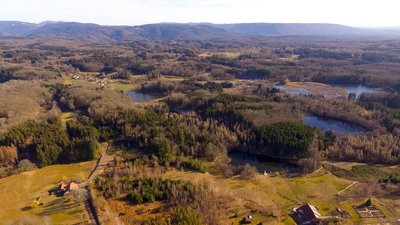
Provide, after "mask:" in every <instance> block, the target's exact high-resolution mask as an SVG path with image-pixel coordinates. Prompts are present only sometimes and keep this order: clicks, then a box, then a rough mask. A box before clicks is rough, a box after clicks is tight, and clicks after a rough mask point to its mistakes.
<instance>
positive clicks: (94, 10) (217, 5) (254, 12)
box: [0, 0, 400, 27]
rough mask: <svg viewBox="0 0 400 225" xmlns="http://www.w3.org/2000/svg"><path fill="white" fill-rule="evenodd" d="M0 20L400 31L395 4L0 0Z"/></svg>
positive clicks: (392, 0)
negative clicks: (284, 25)
mask: <svg viewBox="0 0 400 225" xmlns="http://www.w3.org/2000/svg"><path fill="white" fill-rule="evenodd" d="M2 1H3V2H2V3H1V4H0V20H19V21H26V22H41V21H45V20H54V21H77V22H90V23H98V24H103V25H140V24H147V23H158V22H212V23H240V22H283V23H291V22H297V23H310V22H314V23H338V24H344V25H351V26H361V27H393V26H395V27H400V1H399V0H378V1H372V0H2Z"/></svg>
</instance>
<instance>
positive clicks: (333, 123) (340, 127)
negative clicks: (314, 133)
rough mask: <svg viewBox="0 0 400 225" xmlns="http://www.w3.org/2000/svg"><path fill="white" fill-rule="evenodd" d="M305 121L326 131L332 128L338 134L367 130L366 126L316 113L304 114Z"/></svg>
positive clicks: (359, 132) (358, 132)
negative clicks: (315, 114) (316, 114)
mask: <svg viewBox="0 0 400 225" xmlns="http://www.w3.org/2000/svg"><path fill="white" fill-rule="evenodd" d="M303 123H304V124H305V125H308V126H312V127H317V128H321V129H323V130H324V131H328V130H331V131H333V132H335V133H337V134H345V135H349V134H361V133H363V132H365V131H366V130H365V128H363V127H361V126H358V125H355V124H351V123H347V122H344V121H341V120H337V119H331V118H324V117H320V116H314V115H306V116H304V117H303Z"/></svg>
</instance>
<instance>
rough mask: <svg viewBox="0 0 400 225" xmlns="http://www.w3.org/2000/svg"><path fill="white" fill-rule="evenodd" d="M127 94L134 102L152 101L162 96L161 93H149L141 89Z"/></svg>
mask: <svg viewBox="0 0 400 225" xmlns="http://www.w3.org/2000/svg"><path fill="white" fill-rule="evenodd" d="M127 95H128V96H129V98H130V99H131V101H132V102H150V101H153V100H154V99H157V98H160V96H159V95H154V94H148V93H144V92H141V91H129V92H127Z"/></svg>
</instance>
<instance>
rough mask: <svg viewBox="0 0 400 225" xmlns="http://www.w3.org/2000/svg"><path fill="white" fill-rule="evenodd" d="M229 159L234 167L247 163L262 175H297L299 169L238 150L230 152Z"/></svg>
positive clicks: (280, 161)
mask: <svg viewBox="0 0 400 225" xmlns="http://www.w3.org/2000/svg"><path fill="white" fill-rule="evenodd" d="M228 156H229V157H230V158H231V164H232V165H234V166H244V165H246V163H248V164H249V165H251V166H255V167H256V168H257V171H258V172H260V173H263V172H264V171H266V172H268V173H271V172H288V173H298V172H301V169H300V168H299V167H298V166H297V165H294V164H290V163H287V162H284V161H282V160H279V159H275V158H271V157H268V156H262V155H256V154H253V153H247V152H241V151H238V150H232V151H230V152H229V153H228Z"/></svg>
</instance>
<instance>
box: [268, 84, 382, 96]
mask: <svg viewBox="0 0 400 225" xmlns="http://www.w3.org/2000/svg"><path fill="white" fill-rule="evenodd" d="M312 84H319V83H310V82H305V83H303V85H301V86H299V85H298V86H296V87H293V86H286V85H275V86H274V87H275V88H278V89H279V90H280V91H283V92H285V93H287V94H289V95H292V96H296V95H309V94H316V95H318V94H319V95H323V96H324V97H325V98H327V99H330V98H333V97H345V98H347V97H348V95H349V93H350V92H353V93H356V96H357V98H358V97H360V95H361V94H363V93H379V92H382V91H381V90H378V89H376V88H371V87H367V86H363V85H332V86H329V85H326V84H320V85H319V86H317V85H314V86H313V85H312ZM324 85H325V87H324Z"/></svg>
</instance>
